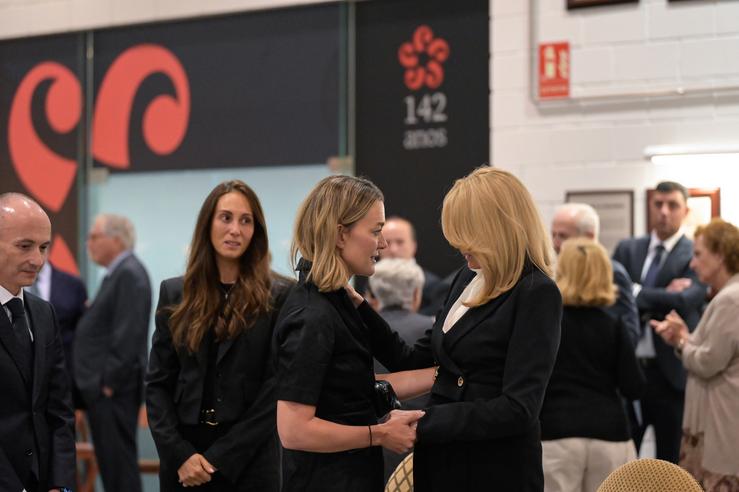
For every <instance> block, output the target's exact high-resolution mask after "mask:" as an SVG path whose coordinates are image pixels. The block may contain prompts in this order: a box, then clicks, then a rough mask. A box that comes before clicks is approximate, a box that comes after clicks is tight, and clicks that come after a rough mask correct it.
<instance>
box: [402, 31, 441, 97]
mask: <svg viewBox="0 0 739 492" xmlns="http://www.w3.org/2000/svg"><path fill="white" fill-rule="evenodd" d="M449 51H450V50H449V43H447V42H446V40H444V39H442V38H434V32H433V31H432V30H431V28H430V27H429V26H427V25H421V26H418V27H417V28H416V30H415V32H414V33H413V38H412V40H411V41H410V42H406V43H403V44H401V45H400V48H398V61H399V62H400V64H401V65H402V66H403V67H404V68H405V69H406V70H405V74H404V76H403V78H404V81H405V86H406V87H408V88H409V89H410V90H412V91H415V90H418V89H420V88H421V87H422V86H423V85H424V84H425V85H426V86H427V87H428V88H429V89H436V88H438V87H439V86H440V85H441V84H442V82H444V68H443V67H442V64H443V63H444V62H445V61H446V60H447V58H449ZM421 55H425V58H426V64H425V65H422V64H421Z"/></svg>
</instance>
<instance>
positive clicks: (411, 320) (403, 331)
mask: <svg viewBox="0 0 739 492" xmlns="http://www.w3.org/2000/svg"><path fill="white" fill-rule="evenodd" d="M380 316H382V317H383V319H384V320H385V321H386V322H387V324H388V325H390V328H392V329H393V331H396V332H397V333H398V335H400V338H402V339H403V341H404V342H405V343H406V344H407V345H408V346H410V347H412V346H413V345H415V343H416V342H417V341H418V340H420V339H421V338H423V337H424V336H425V335H426V332H427V331H428V330H430V329H431V327H432V326H434V318H432V317H431V316H424V315H423V314H418V313H414V312H411V311H409V310H407V309H403V308H401V307H397V306H391V307H389V308H384V309H381V310H380ZM387 372H389V371H388V370H387V368H385V366H383V365H382V364H380V363H379V362H378V361H377V360H375V373H377V374H384V373H387ZM422 398H423V401H426V397H422ZM419 408H420V407H419Z"/></svg>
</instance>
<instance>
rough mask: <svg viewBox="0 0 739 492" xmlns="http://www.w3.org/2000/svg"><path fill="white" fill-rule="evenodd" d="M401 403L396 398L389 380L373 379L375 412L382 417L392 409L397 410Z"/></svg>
mask: <svg viewBox="0 0 739 492" xmlns="http://www.w3.org/2000/svg"><path fill="white" fill-rule="evenodd" d="M401 408H403V405H402V404H401V403H400V400H398V396H397V395H396V394H395V390H394V389H393V386H392V385H391V384H390V382H389V381H385V380H378V381H375V412H376V413H377V415H378V416H380V417H384V416H386V415H387V414H389V413H390V412H391V411H392V410H399V409H401Z"/></svg>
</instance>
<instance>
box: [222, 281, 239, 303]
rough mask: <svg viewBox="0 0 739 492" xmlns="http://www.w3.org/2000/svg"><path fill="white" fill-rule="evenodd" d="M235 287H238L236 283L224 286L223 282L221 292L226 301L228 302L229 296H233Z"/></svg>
mask: <svg viewBox="0 0 739 492" xmlns="http://www.w3.org/2000/svg"><path fill="white" fill-rule="evenodd" d="M234 285H236V282H234V283H232V284H224V283H223V282H221V291H222V292H223V298H224V299H225V300H228V296H229V295H230V294H231V291H232V290H233V289H234Z"/></svg>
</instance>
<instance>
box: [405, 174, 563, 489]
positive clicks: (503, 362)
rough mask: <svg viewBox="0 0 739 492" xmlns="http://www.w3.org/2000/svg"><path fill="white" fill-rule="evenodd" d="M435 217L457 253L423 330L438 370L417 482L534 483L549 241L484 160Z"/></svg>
mask: <svg viewBox="0 0 739 492" xmlns="http://www.w3.org/2000/svg"><path fill="white" fill-rule="evenodd" d="M441 224H442V228H443V231H444V236H445V237H446V239H447V241H449V244H450V245H451V246H452V247H454V248H456V249H458V250H459V251H460V252H461V253H462V255H463V256H464V258H465V259H466V260H467V267H466V268H462V269H461V270H460V271H459V272H458V274H457V276H456V277H455V279H454V281H453V283H452V286H451V289H450V291H449V295H448V297H447V301H446V303H445V306H444V308H443V310H442V311H441V314H440V315H439V316H438V317H437V319H436V323H435V325H434V327H433V329H432V334H431V348H432V352H433V356H434V360H435V361H438V363H439V369H438V374H437V376H436V379H435V381H434V384H433V386H432V388H431V396H430V399H429V404H430V406H429V407H428V408H427V409H426V415H425V416H424V417H423V418H422V419H421V420H420V421H419V424H418V429H417V437H418V442H417V443H416V448H415V452H414V471H413V473H414V485H415V488H416V490H419V491H437V490H438V491H448V490H455V491H478V490H482V489H489V488H494V489H495V490H500V491H516V492H526V491H541V490H542V488H543V482H544V480H543V476H542V468H541V441H540V437H539V410H540V409H541V403H542V400H543V399H544V390H545V388H546V385H547V382H548V380H549V376H550V374H551V371H552V366H553V365H554V359H555V357H556V354H557V345H558V344H559V323H560V317H561V314H562V301H561V297H560V294H559V290H558V289H557V286H556V285H555V284H554V281H553V280H552V279H551V261H552V260H551V249H552V246H551V242H550V241H551V240H550V239H549V235H548V234H547V231H546V230H545V229H544V226H543V224H542V221H541V218H540V217H539V214H538V212H537V209H536V206H535V205H534V202H533V199H532V198H531V195H530V194H529V192H528V191H527V190H526V188H525V187H524V186H523V184H521V182H520V181H519V180H518V179H517V178H516V177H514V176H513V175H512V174H510V173H508V172H506V171H502V170H500V169H495V168H492V167H482V168H479V169H476V170H475V171H473V172H472V173H471V174H469V175H468V176H466V177H464V178H462V179H459V180H457V182H456V183H455V184H454V187H453V188H452V189H451V191H449V193H448V194H447V195H446V197H445V198H444V205H443V209H442V213H441Z"/></svg>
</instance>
